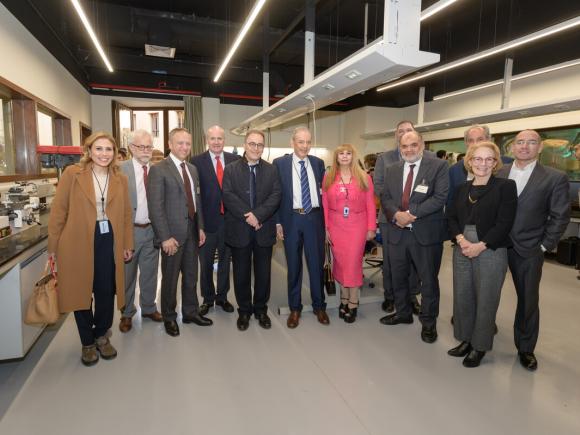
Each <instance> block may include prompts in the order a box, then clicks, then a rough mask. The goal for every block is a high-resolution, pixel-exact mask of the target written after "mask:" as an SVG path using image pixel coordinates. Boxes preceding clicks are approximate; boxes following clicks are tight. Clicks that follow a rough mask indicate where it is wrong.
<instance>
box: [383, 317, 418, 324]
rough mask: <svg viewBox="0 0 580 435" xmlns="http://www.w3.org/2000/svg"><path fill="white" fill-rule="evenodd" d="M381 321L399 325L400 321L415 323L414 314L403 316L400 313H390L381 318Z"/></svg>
mask: <svg viewBox="0 0 580 435" xmlns="http://www.w3.org/2000/svg"><path fill="white" fill-rule="evenodd" d="M380 322H381V323H382V324H383V325H398V324H399V323H413V316H409V317H401V316H399V315H398V314H389V315H388V316H385V317H383V318H381V320H380Z"/></svg>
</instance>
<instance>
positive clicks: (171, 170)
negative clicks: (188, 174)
mask: <svg viewBox="0 0 580 435" xmlns="http://www.w3.org/2000/svg"><path fill="white" fill-rule="evenodd" d="M164 162H165V166H166V168H167V170H168V171H169V173H170V174H171V175H173V178H175V180H176V181H177V185H178V186H179V190H181V192H182V193H183V195H186V194H185V186H184V185H183V178H182V177H181V174H180V173H179V171H178V170H177V167H176V166H175V164H174V163H173V160H172V159H171V157H170V156H167V158H166V159H165V160H164Z"/></svg>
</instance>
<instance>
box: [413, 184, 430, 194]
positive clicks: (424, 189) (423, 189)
mask: <svg viewBox="0 0 580 435" xmlns="http://www.w3.org/2000/svg"><path fill="white" fill-rule="evenodd" d="M428 190H429V186H427V185H426V184H423V183H421V184H419V185H418V186H417V187H415V192H417V193H427V191H428Z"/></svg>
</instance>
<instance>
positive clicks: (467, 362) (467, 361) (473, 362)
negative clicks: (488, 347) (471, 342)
mask: <svg viewBox="0 0 580 435" xmlns="http://www.w3.org/2000/svg"><path fill="white" fill-rule="evenodd" d="M484 356H485V352H484V351H483V350H475V349H471V351H470V352H469V353H468V354H467V356H466V357H465V358H464V359H463V366H464V367H478V366H479V364H480V363H481V360H482V359H483V357H484Z"/></svg>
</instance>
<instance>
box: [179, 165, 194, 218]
mask: <svg viewBox="0 0 580 435" xmlns="http://www.w3.org/2000/svg"><path fill="white" fill-rule="evenodd" d="M181 174H182V175H183V184H184V186H185V195H186V196H187V214H188V216H189V218H190V219H193V218H194V217H195V205H194V204H193V193H192V192H191V182H190V181H189V176H188V175H187V171H186V170H185V162H181Z"/></svg>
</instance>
